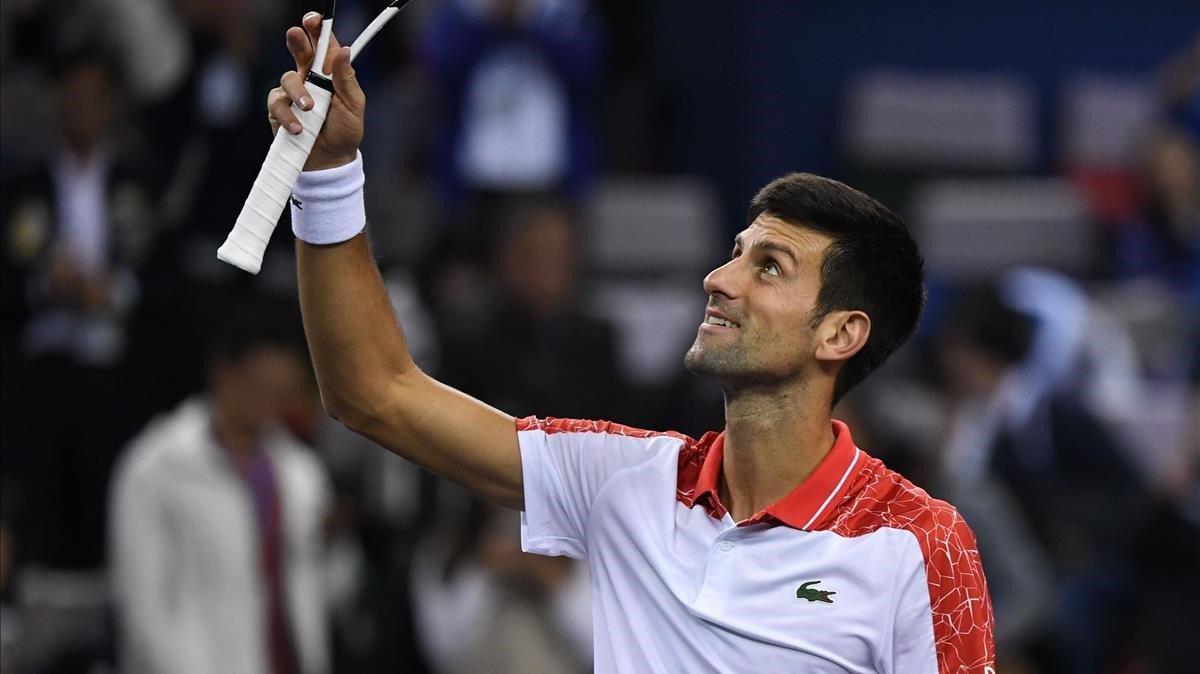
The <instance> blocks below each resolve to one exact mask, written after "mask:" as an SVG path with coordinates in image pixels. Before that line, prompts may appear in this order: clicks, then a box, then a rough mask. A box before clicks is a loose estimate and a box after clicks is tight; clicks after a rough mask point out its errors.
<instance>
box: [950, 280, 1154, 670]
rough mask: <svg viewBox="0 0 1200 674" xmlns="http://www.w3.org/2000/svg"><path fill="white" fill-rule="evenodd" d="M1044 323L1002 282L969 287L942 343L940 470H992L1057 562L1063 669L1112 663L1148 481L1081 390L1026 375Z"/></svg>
mask: <svg viewBox="0 0 1200 674" xmlns="http://www.w3.org/2000/svg"><path fill="white" fill-rule="evenodd" d="M1035 329H1036V325H1035V323H1034V322H1033V320H1032V319H1031V318H1030V317H1029V316H1028V315H1026V314H1024V313H1021V312H1019V311H1017V310H1015V309H1013V308H1012V306H1011V305H1010V304H1008V303H1007V302H1006V301H1005V300H1004V299H1003V298H1002V296H1001V294H1000V293H999V292H998V291H997V289H996V288H995V287H993V286H988V287H982V288H976V289H970V290H968V291H966V292H964V293H962V295H961V296H960V297H959V298H958V300H957V301H956V303H955V305H954V307H953V308H952V309H951V311H950V313H949V315H948V316H947V318H946V320H945V322H944V324H943V326H942V328H941V330H940V337H939V339H938V343H937V347H938V348H937V355H938V358H939V361H940V362H939V365H940V370H941V372H942V373H943V376H944V377H945V382H946V385H947V387H948V394H949V397H950V398H949V399H950V401H951V404H952V410H951V412H950V417H949V428H948V431H947V439H946V443H945V446H944V448H943V454H942V460H943V473H944V474H943V478H942V479H943V480H944V481H945V482H946V483H948V484H951V485H953V486H954V488H955V491H965V490H969V489H971V488H973V487H974V486H977V485H983V484H985V483H987V482H988V481H990V480H991V479H993V478H994V479H995V480H997V481H998V483H999V484H1000V485H1002V486H1003V489H1004V490H1006V491H1007V492H1008V493H1010V494H1012V496H1013V497H1014V498H1013V501H1014V502H1015V503H1016V504H1017V506H1018V508H1019V510H1020V513H1021V519H1023V520H1024V526H1026V527H1028V528H1029V529H1031V530H1032V532H1033V534H1034V536H1035V538H1036V540H1037V541H1038V543H1039V545H1040V546H1041V548H1042V549H1044V550H1045V551H1046V554H1047V556H1048V559H1049V563H1050V567H1051V569H1052V572H1053V574H1054V590H1055V592H1056V595H1057V596H1056V601H1055V604H1056V606H1055V607H1054V608H1055V609H1056V611H1057V626H1058V631H1059V634H1058V635H1057V637H1058V643H1057V645H1056V646H1057V647H1056V649H1055V650H1056V651H1057V657H1059V658H1061V661H1059V663H1058V664H1056V665H1052V667H1054V668H1055V671H1065V672H1080V673H1083V672H1096V671H1103V670H1102V669H1101V663H1104V662H1112V661H1114V660H1115V658H1116V655H1117V649H1118V647H1119V645H1120V644H1122V643H1123V642H1122V641H1121V640H1120V639H1117V638H1116V637H1117V632H1116V631H1115V630H1116V629H1117V628H1118V625H1117V624H1116V621H1115V620H1114V615H1115V614H1114V613H1113V612H1111V611H1106V610H1105V609H1107V608H1110V607H1112V606H1113V605H1120V603H1121V602H1126V603H1127V602H1128V600H1129V598H1128V597H1127V596H1126V595H1124V594H1123V588H1124V587H1125V585H1124V583H1126V582H1128V566H1127V565H1128V558H1127V551H1128V549H1129V545H1130V541H1131V538H1132V533H1133V529H1134V525H1135V524H1136V522H1137V520H1138V518H1139V517H1140V513H1141V509H1140V507H1141V504H1142V503H1141V501H1142V497H1143V485H1142V483H1141V478H1140V476H1139V474H1138V471H1137V470H1136V469H1135V467H1134V466H1133V465H1132V464H1131V462H1130V461H1129V460H1128V457H1127V456H1126V455H1125V453H1124V449H1123V448H1121V447H1119V446H1117V444H1116V441H1115V440H1114V436H1113V434H1112V433H1111V432H1110V431H1109V429H1107V428H1105V427H1104V425H1103V424H1102V423H1101V422H1100V421H1099V420H1098V419H1097V418H1096V416H1095V415H1094V414H1092V413H1091V412H1090V411H1089V410H1088V408H1087V407H1086V405H1085V404H1084V401H1082V400H1081V399H1080V396H1079V394H1078V393H1077V392H1076V391H1073V390H1069V389H1068V390H1058V391H1055V390H1044V389H1043V390H1039V389H1037V388H1035V387H1033V386H1031V385H1030V381H1029V380H1028V379H1027V378H1024V377H1022V375H1021V372H1022V370H1021V364H1022V363H1023V362H1024V361H1025V359H1026V358H1028V357H1029V356H1030V352H1031V346H1032V345H1033V343H1034V338H1035Z"/></svg>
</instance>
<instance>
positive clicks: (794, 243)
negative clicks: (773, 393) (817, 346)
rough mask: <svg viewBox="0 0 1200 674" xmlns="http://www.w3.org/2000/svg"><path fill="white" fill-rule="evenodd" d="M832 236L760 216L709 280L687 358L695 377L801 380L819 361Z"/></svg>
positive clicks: (730, 381)
mask: <svg viewBox="0 0 1200 674" xmlns="http://www.w3.org/2000/svg"><path fill="white" fill-rule="evenodd" d="M832 242H833V239H831V238H829V237H828V236H825V235H823V234H820V233H818V232H815V231H812V230H808V229H804V228H802V227H797V226H795V225H791V224H788V223H786V222H784V221H782V220H780V219H779V218H776V217H774V216H770V215H765V214H764V215H761V216H759V217H758V218H757V219H755V221H754V222H753V223H751V225H750V227H749V228H747V229H746V230H745V231H743V232H742V233H740V234H738V235H737V237H736V238H735V242H734V248H733V254H732V257H731V259H730V260H729V262H727V263H725V264H724V265H722V266H720V267H718V268H716V269H714V270H713V271H712V272H710V273H709V274H708V276H706V277H705V278H704V290H705V291H706V292H707V293H708V297H709V299H708V308H707V310H706V311H705V314H704V322H703V323H702V324H701V325H700V329H699V331H698V332H697V334H696V341H695V343H693V344H692V347H691V348H690V349H688V352H687V355H686V356H685V357H684V365H685V366H686V367H687V369H688V370H689V371H691V372H695V373H697V374H704V375H709V376H712V377H715V378H716V379H718V380H719V381H720V382H722V383H727V384H732V385H745V384H771V383H778V382H783V381H787V380H789V379H794V378H796V377H797V376H799V375H800V374H801V373H802V372H803V370H804V368H805V367H806V366H808V365H809V364H810V363H811V362H813V360H814V335H813V328H812V325H811V321H810V319H811V316H812V314H813V311H814V310H815V309H816V307H817V296H818V294H819V293H820V290H821V263H822V261H823V259H824V255H825V250H826V249H827V248H828V247H829V245H830V244H831V243H832Z"/></svg>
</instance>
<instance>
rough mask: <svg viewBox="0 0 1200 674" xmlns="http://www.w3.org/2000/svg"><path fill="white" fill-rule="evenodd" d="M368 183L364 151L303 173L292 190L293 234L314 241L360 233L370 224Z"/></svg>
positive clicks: (328, 241)
mask: <svg viewBox="0 0 1200 674" xmlns="http://www.w3.org/2000/svg"><path fill="white" fill-rule="evenodd" d="M365 182H366V176H365V175H364V174H363V165H362V154H361V153H355V156H354V158H353V159H352V160H351V161H350V162H348V163H345V164H341V165H338V166H334V167H330V168H325V169H313V170H306V171H304V172H303V173H301V174H300V177H299V179H297V180H296V186H295V187H294V188H293V189H292V198H291V204H292V233H294V234H295V235H296V238H297V239H300V240H301V241H305V242H308V243H315V244H331V243H341V242H342V241H348V240H350V239H353V238H354V237H355V236H358V234H359V233H361V232H362V231H363V228H364V227H366V224H367V215H366V207H365V205H364V204H363V185H364V184H365Z"/></svg>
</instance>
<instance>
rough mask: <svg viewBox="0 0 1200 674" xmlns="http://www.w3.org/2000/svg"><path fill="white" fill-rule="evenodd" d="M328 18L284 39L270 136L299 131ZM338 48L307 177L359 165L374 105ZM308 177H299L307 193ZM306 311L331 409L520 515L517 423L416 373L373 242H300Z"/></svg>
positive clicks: (309, 20)
mask: <svg viewBox="0 0 1200 674" xmlns="http://www.w3.org/2000/svg"><path fill="white" fill-rule="evenodd" d="M319 29H320V17H319V16H317V15H315V14H309V15H308V16H306V17H305V20H304V29H303V30H302V29H300V28H292V29H291V30H289V31H288V33H287V44H288V49H289V50H290V51H291V52H292V55H293V56H294V57H295V58H296V67H297V70H295V71H292V72H289V73H287V74H286V75H284V76H283V79H282V80H281V83H280V84H281V86H280V87H279V88H277V89H275V90H273V91H272V92H271V94H270V96H269V98H268V108H269V110H270V114H271V120H272V123H273V124H274V125H278V124H282V125H283V126H284V127H285V131H283V132H284V133H287V132H293V133H294V132H295V129H294V128H293V127H292V124H293V123H298V122H297V119H296V116H295V115H294V114H293V113H292V111H291V109H290V107H289V106H290V105H291V103H292V101H293V100H297V101H300V102H301V105H302V106H303V107H308V105H311V102H307V101H304V100H301V97H302V96H304V94H305V91H304V88H303V84H302V83H303V80H304V76H305V75H306V74H307V69H308V67H309V64H310V63H311V61H312V58H313V46H312V45H313V44H315V43H316V36H317V34H318V32H319ZM335 46H336V45H335V44H332V43H331V46H330V50H329V52H330V61H331V64H332V65H331V69H332V72H333V80H334V89H335V90H336V92H337V93H336V94H335V95H334V98H333V103H332V105H330V108H329V116H328V117H327V119H326V121H325V126H324V127H323V129H322V131H321V134H320V136H319V137H318V140H317V142H316V144H315V146H314V148H313V152H312V154H311V155H310V156H309V159H308V163H307V164H306V165H305V171H306V172H308V171H317V170H322V169H337V168H338V167H344V166H346V165H347V164H350V163H351V162H353V161H354V160H355V157H356V154H357V151H358V146H359V143H360V142H361V140H362V124H363V113H364V110H365V107H366V99H365V97H364V96H363V93H362V90H361V89H360V88H359V86H358V82H357V81H356V80H355V77H354V71H353V69H352V68H351V66H350V62H349V50H348V49H340V48H339V49H335ZM304 180H305V176H303V175H302V176H301V181H302V182H303V181H304ZM296 258H297V273H298V275H299V285H300V308H301V311H302V313H303V316H304V331H305V334H306V335H307V337H308V345H309V350H310V351H311V353H312V360H313V366H314V367H315V369H316V373H317V383H318V384H319V386H320V388H321V398H322V401H323V402H324V404H325V409H326V410H327V411H328V412H329V413H330V414H331V415H332V416H333V417H335V418H336V419H338V420H340V421H341V422H342V423H344V424H346V426H348V427H349V428H351V429H352V430H354V431H357V432H358V433H361V434H363V435H365V436H367V437H369V438H370V439H372V440H374V441H375V442H377V443H378V444H380V445H382V446H384V447H386V448H388V449H389V450H391V451H392V452H395V453H396V454H399V455H400V456H402V457H404V458H406V459H409V460H411V461H414V462H416V463H418V464H420V465H421V466H423V467H425V468H427V469H429V470H431V471H433V472H435V473H437V474H439V475H442V476H443V477H446V478H449V479H451V480H454V481H455V482H458V483H460V484H462V485H463V486H465V487H466V488H467V489H469V490H470V491H472V492H474V493H475V494H478V495H479V496H481V497H483V498H485V499H487V500H489V501H492V502H494V503H497V504H499V505H503V506H508V507H511V508H521V507H522V505H523V494H522V480H521V458H520V451H519V449H518V447H517V434H516V427H515V425H514V422H513V419H512V417H510V416H508V415H506V414H504V413H502V412H500V411H499V410H496V409H494V408H492V407H489V406H488V405H485V404H483V403H481V402H479V401H477V400H474V399H473V398H471V397H469V396H467V395H464V394H463V393H461V392H459V391H456V390H454V389H452V388H450V387H448V386H444V385H442V384H440V383H439V382H437V381H435V380H434V379H432V378H431V377H429V376H428V375H426V374H425V373H424V372H422V371H421V370H420V369H419V368H418V367H417V366H416V364H415V363H414V362H413V359H412V356H411V355H410V354H409V352H408V347H407V345H406V344H405V341H404V333H403V331H402V330H401V328H400V325H399V323H398V322H397V320H396V317H395V315H394V314H393V313H392V306H391V303H390V301H389V299H388V296H387V292H386V291H385V290H384V286H383V282H382V281H381V279H380V276H379V270H378V268H377V267H376V265H375V261H374V259H373V258H372V257H371V252H370V248H369V246H368V243H367V237H366V235H365V234H361V233H360V234H358V235H357V236H355V237H353V238H351V239H350V240H348V241H344V242H341V243H336V244H330V245H313V244H310V243H306V242H304V241H302V240H300V239H297V241H296Z"/></svg>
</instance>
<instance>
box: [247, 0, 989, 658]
mask: <svg viewBox="0 0 1200 674" xmlns="http://www.w3.org/2000/svg"><path fill="white" fill-rule="evenodd" d="M318 28H319V16H317V15H316V14H315V13H313V14H309V15H308V16H306V17H305V19H304V27H303V28H292V29H291V30H289V31H288V33H287V43H288V47H289V49H290V50H291V52H292V54H293V56H294V57H295V58H296V66H297V70H295V71H291V72H289V73H287V74H285V75H284V76H283V78H282V80H281V86H280V87H279V88H277V89H275V90H274V91H272V93H271V94H270V95H269V98H268V109H269V114H270V119H271V121H272V122H273V123H277V124H281V125H282V126H283V127H284V128H287V129H288V130H287V131H284V132H288V133H295V132H296V131H295V126H298V125H299V123H298V121H297V119H296V116H295V113H294V112H293V111H292V109H291V107H290V106H291V103H292V101H295V102H296V103H297V105H299V106H300V107H303V108H308V107H310V106H311V99H310V98H309V97H308V95H307V92H306V90H305V89H304V86H303V78H304V75H305V73H306V71H307V69H308V67H309V65H310V62H311V60H312V54H313V44H315V42H316V36H317V31H318ZM325 66H326V70H327V71H331V72H332V73H333V80H334V88H335V91H336V95H335V100H334V103H333V105H332V106H331V107H330V112H329V115H328V117H327V119H326V121H325V124H324V127H323V128H322V130H321V131H320V136H319V138H318V140H317V143H316V146H315V149H314V151H313V153H312V155H311V156H310V157H309V159H308V162H307V164H306V166H305V169H306V170H305V172H304V173H303V174H302V175H301V177H300V180H299V181H298V182H297V184H296V186H295V192H294V193H295V195H296V197H297V199H298V200H299V201H301V202H302V203H303V209H298V208H295V206H294V205H293V210H292V227H293V231H294V232H295V234H296V236H297V243H296V249H297V266H298V274H299V286H300V304H301V309H302V311H303V314H304V318H305V330H306V333H307V336H308V341H309V346H310V349H311V351H312V356H313V362H314V364H315V366H316V373H317V380H318V383H319V385H320V387H321V394H322V400H323V401H324V404H325V406H326V409H327V410H328V411H329V412H330V414H332V415H333V416H334V417H336V418H337V419H339V420H341V421H342V422H343V423H344V424H346V425H347V426H349V427H350V428H351V429H354V430H356V431H358V432H359V433H362V434H363V435H366V436H368V437H370V438H372V439H373V440H375V441H376V442H377V443H378V444H380V445H382V446H384V447H387V448H389V449H391V450H392V451H394V452H396V453H397V454H399V455H401V456H404V457H406V458H408V459H410V460H412V461H415V462H416V463H418V464H421V465H422V466H424V467H426V468H427V469H429V470H431V471H433V472H435V473H438V474H441V475H443V476H445V477H448V478H450V479H452V480H454V481H456V482H459V483H460V484H462V485H463V486H465V487H466V488H467V489H468V490H470V491H472V492H474V493H475V494H477V495H479V496H481V497H482V498H485V499H487V500H490V501H492V502H494V503H496V504H499V505H502V506H507V507H509V508H513V509H517V510H521V511H523V514H522V526H521V535H522V542H523V547H524V549H525V550H527V551H530V552H536V553H539V554H544V555H566V556H571V557H576V558H581V559H585V560H587V562H588V565H589V570H590V578H591V580H590V583H591V589H592V599H593V625H594V648H595V653H594V663H595V669H596V671H598V672H648V671H654V672H680V671H689V672H690V671H754V672H783V671H788V672H795V671H802V672H902V673H904V674H909V673H921V672H926V673H934V672H936V673H938V674H948V673H950V672H993V671H994V667H995V665H994V659H995V655H994V653H995V644H994V638H993V631H994V621H993V617H992V610H991V604H990V600H989V598H988V593H987V585H986V581H985V579H984V574H983V567H982V564H981V562H980V559H979V554H978V551H977V549H976V545H975V539H974V536H973V534H972V533H971V530H970V528H969V527H968V526H967V525H966V523H965V522H964V521H963V519H962V517H961V516H960V515H959V513H958V511H956V510H955V509H954V508H953V507H952V506H951V505H950V504H948V503H945V502H943V501H938V500H936V499H933V498H932V497H930V496H929V495H928V494H927V493H925V492H924V491H923V490H921V489H919V488H917V487H915V486H913V485H912V483H910V482H909V481H908V480H906V479H904V478H903V477H902V476H900V475H898V474H896V473H894V472H893V471H890V470H888V469H887V468H886V467H885V466H884V465H883V464H882V462H880V461H879V460H878V459H874V458H872V457H870V456H869V455H867V454H866V453H865V452H864V451H862V450H861V449H859V448H858V447H857V446H856V445H855V444H854V441H853V439H852V438H851V436H850V431H849V429H848V428H847V427H846V425H845V424H843V423H842V422H840V421H836V420H833V419H832V418H831V410H832V408H833V405H834V403H836V402H837V401H838V399H840V398H841V397H842V395H843V394H844V393H845V392H846V391H847V390H849V389H850V388H852V387H853V386H855V385H856V384H857V383H858V382H859V381H861V380H862V379H863V378H864V377H866V376H867V375H868V374H869V373H870V372H871V371H873V370H874V369H875V368H877V367H878V366H879V365H880V364H881V363H882V362H883V361H884V360H886V359H887V357H888V356H889V355H890V354H891V353H892V352H893V351H894V350H895V349H896V348H897V347H899V345H900V344H901V343H903V342H904V341H905V340H906V339H907V338H908V337H909V336H910V335H911V334H912V332H913V330H914V329H915V327H916V324H917V320H918V318H919V316H920V314H921V310H922V307H923V304H924V298H925V291H924V287H923V283H922V278H923V262H922V259H921V256H920V254H919V252H918V250H917V246H916V243H915V242H914V241H913V239H912V237H911V235H910V234H909V232H908V230H907V228H906V227H905V225H904V223H903V222H902V221H901V220H900V219H899V218H898V217H897V216H896V215H895V214H893V213H892V212H891V211H889V210H887V209H886V208H885V207H884V206H882V205H881V204H879V203H878V202H877V201H875V200H874V199H871V198H870V197H868V196H866V195H864V194H862V193H861V192H858V191H856V190H853V189H851V188H849V187H847V186H845V185H843V184H841V183H838V182H835V181H832V180H828V179H826V178H821V177H818V176H812V175H807V174H792V175H788V176H784V177H782V178H779V179H777V180H775V181H773V182H772V183H770V184H769V185H767V186H766V187H765V188H763V190H762V191H761V192H759V194H758V195H757V196H756V197H755V198H754V200H753V201H752V202H751V207H750V210H749V214H748V217H747V222H748V227H747V228H746V229H745V230H744V231H742V232H741V233H740V234H739V235H738V236H737V237H736V239H735V241H734V247H733V251H732V255H731V258H730V260H729V261H728V262H726V263H725V264H724V265H722V266H720V267H718V268H717V269H715V270H713V271H712V272H711V273H710V274H709V275H708V276H707V277H706V278H705V279H704V291H705V292H706V294H707V295H708V297H709V302H708V308H707V310H706V312H705V318H704V322H703V324H702V325H701V326H700V328H699V330H698V333H697V336H696V341H695V343H694V344H693V345H692V347H691V348H690V349H689V351H688V353H687V356H686V357H685V364H686V365H687V367H688V368H689V369H690V370H691V371H692V372H694V373H697V374H701V375H705V376H709V377H712V378H713V379H714V380H715V381H717V382H718V383H719V384H720V385H721V387H722V389H723V391H724V394H725V429H724V431H723V432H721V433H716V432H710V433H708V434H705V435H704V436H703V437H702V438H700V439H698V440H697V439H693V438H689V437H686V436H684V435H681V434H679V433H674V432H652V431H645V430H639V429H634V428H629V427H625V426H621V425H618V424H613V423H610V422H601V421H582V420H570V419H539V418H535V417H529V418H525V419H519V420H516V419H513V418H512V417H511V416H509V415H507V414H504V413H503V412H500V411H499V410H496V409H494V408H492V407H489V406H488V405H486V404H483V403H481V402H478V401H476V400H473V399H471V398H470V397H468V396H466V395H464V394H462V393H460V392H458V391H455V390H453V389H451V388H449V387H447V386H444V385H442V384H440V383H438V382H436V381H434V380H433V379H432V378H430V377H429V376H427V375H426V374H425V373H424V372H422V371H421V370H420V369H419V368H418V367H417V366H416V365H415V364H414V362H413V360H412V358H411V357H410V355H409V353H408V349H407V347H406V346H405V342H404V335H403V332H402V331H401V330H400V328H399V326H398V325H397V323H396V319H395V318H394V316H393V314H392V312H391V309H390V306H389V304H388V299H387V295H386V293H385V292H384V287H383V284H382V283H381V281H380V277H379V272H378V270H377V268H376V266H375V264H374V262H373V260H372V258H371V253H370V249H369V246H368V243H367V239H366V236H365V234H364V233H363V230H364V228H365V226H366V218H365V212H364V207H363V197H362V187H363V184H364V181H365V178H364V176H363V173H362V168H361V167H362V159H361V157H360V155H359V153H358V146H359V143H360V142H361V139H362V119H363V114H364V110H365V105H366V102H365V97H364V95H363V93H362V90H361V89H360V88H359V86H358V84H357V82H356V80H355V78H354V71H353V69H352V68H351V66H350V62H349V50H348V49H345V48H338V47H336V45H335V46H334V48H333V49H331V55H330V57H329V63H327V64H325ZM312 241H321V242H323V243H322V244H321V245H317V244H313V243H309V242H312ZM667 262H669V261H664V263H667ZM535 366H536V365H535ZM579 384H580V385H581V386H586V385H587V382H579Z"/></svg>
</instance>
